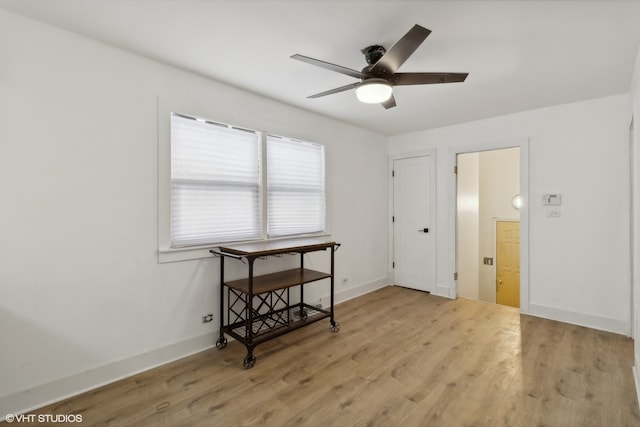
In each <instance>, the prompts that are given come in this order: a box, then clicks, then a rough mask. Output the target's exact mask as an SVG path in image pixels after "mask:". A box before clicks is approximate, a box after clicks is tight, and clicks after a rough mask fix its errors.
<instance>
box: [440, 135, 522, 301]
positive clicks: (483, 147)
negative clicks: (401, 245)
mask: <svg viewBox="0 0 640 427" xmlns="http://www.w3.org/2000/svg"><path fill="white" fill-rule="evenodd" d="M516 147H517V148H520V196H521V197H522V207H521V208H520V312H521V313H528V312H529V204H530V199H529V138H519V139H512V140H504V141H487V142H483V143H478V144H473V145H468V146H464V147H452V148H451V149H449V152H448V154H447V159H446V160H447V167H448V168H449V171H451V173H449V174H447V176H449V177H450V181H449V183H448V186H449V188H450V189H451V191H450V193H449V195H450V197H449V215H448V216H449V225H448V226H449V236H450V240H449V248H450V250H449V254H448V255H449V270H450V273H451V274H450V275H449V277H450V279H449V280H450V282H449V283H450V285H449V288H450V289H451V297H452V298H457V295H458V284H457V282H456V280H455V279H454V274H455V273H456V265H457V259H456V253H457V248H456V240H457V239H456V232H457V227H456V221H457V217H458V208H457V200H458V192H457V183H456V174H455V173H454V167H455V166H456V160H457V156H458V154H466V153H476V152H481V151H490V150H500V149H503V148H516Z"/></svg>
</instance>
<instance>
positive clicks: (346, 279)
mask: <svg viewBox="0 0 640 427" xmlns="http://www.w3.org/2000/svg"><path fill="white" fill-rule="evenodd" d="M347 283H349V278H348V277H345V278H343V279H342V284H343V285H346V284H347Z"/></svg>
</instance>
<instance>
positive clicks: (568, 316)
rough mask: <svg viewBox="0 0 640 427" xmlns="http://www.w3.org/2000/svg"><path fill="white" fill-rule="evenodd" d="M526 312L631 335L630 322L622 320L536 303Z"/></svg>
mask: <svg viewBox="0 0 640 427" xmlns="http://www.w3.org/2000/svg"><path fill="white" fill-rule="evenodd" d="M526 314H530V315H531V316H536V317H544V318H545V319H551V320H557V321H559V322H564V323H570V324H572V325H578V326H586V327H588V328H593V329H599V330H601V331H607V332H613V333H616V334H621V335H626V336H629V324H628V323H626V322H623V321H621V320H615V319H609V318H606V317H600V316H594V315H592V314H585V313H577V312H574V311H569V310H563V309H560V308H554V307H547V306H543V305H536V304H529V311H528V312H527V313H526Z"/></svg>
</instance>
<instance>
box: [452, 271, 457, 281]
mask: <svg viewBox="0 0 640 427" xmlns="http://www.w3.org/2000/svg"><path fill="white" fill-rule="evenodd" d="M453 280H458V273H457V272H456V273H453Z"/></svg>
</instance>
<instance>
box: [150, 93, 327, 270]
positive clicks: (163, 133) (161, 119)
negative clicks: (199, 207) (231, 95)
mask: <svg viewBox="0 0 640 427" xmlns="http://www.w3.org/2000/svg"><path fill="white" fill-rule="evenodd" d="M157 103H158V109H157V113H158V262H159V263H166V262H174V261H185V260H194V259H201V258H210V257H211V253H210V252H209V250H210V249H211V248H215V247H218V246H219V245H220V244H221V243H211V244H205V245H201V246H187V247H179V248H175V247H171V120H170V118H171V113H176V114H179V115H182V116H188V117H194V118H198V119H202V120H206V121H211V122H217V123H229V122H232V120H215V119H212V118H211V117H210V116H215V115H219V114H213V113H209V112H208V111H209V110H208V108H207V107H203V108H202V111H204V114H193V113H192V111H193V110H194V108H193V107H191V108H180V107H181V105H180V103H177V102H175V101H173V102H168V101H167V100H166V99H163V98H162V97H158V99H157ZM223 118H224V117H223ZM233 127H237V128H244V129H253V128H256V130H255V132H256V134H258V135H259V138H260V146H261V155H262V159H261V160H262V168H261V174H262V177H261V191H262V194H261V200H262V237H261V238H259V239H253V240H245V241H238V242H225V244H230V243H234V244H235V243H250V242H262V241H273V240H283V239H296V238H305V237H321V236H329V235H330V231H329V230H330V215H329V212H330V209H329V194H328V185H327V146H326V144H323V143H319V142H310V141H307V140H306V138H293V137H287V138H288V139H291V140H294V141H296V140H298V141H301V142H309V143H312V144H317V145H322V146H323V147H324V153H325V161H324V189H325V194H324V196H325V230H324V231H323V232H318V233H305V234H297V235H289V236H282V237H269V236H268V235H267V212H266V211H267V206H266V204H267V181H266V174H267V167H268V165H267V135H276V134H274V133H272V132H268V131H265V130H261V129H257V128H258V127H254V126H247V125H233Z"/></svg>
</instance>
